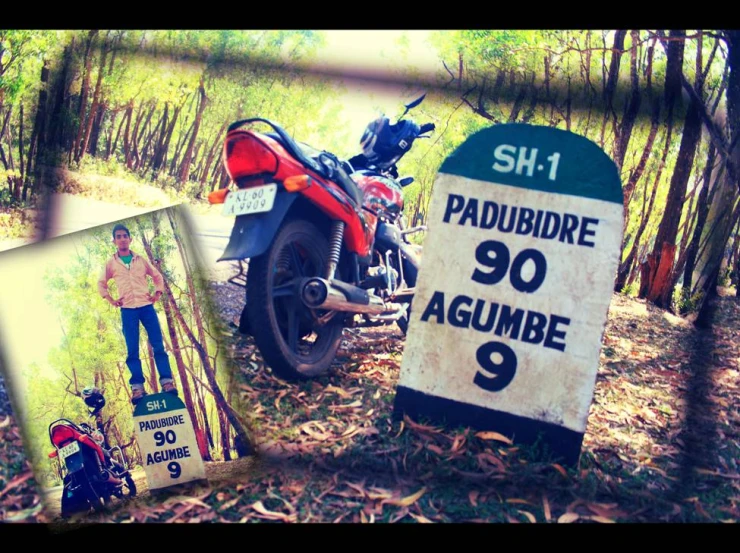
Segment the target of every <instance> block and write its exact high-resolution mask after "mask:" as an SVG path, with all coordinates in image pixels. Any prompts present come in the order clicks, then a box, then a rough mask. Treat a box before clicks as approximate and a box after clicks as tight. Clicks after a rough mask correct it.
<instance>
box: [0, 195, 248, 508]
mask: <svg viewBox="0 0 740 553" xmlns="http://www.w3.org/2000/svg"><path fill="white" fill-rule="evenodd" d="M190 234H191V233H190V230H189V227H188V221H187V220H186V218H185V213H184V208H181V207H174V208H168V209H165V210H161V211H156V212H152V213H148V214H145V215H140V216H138V217H136V218H132V219H127V220H123V221H119V222H116V223H111V224H107V225H103V226H100V227H96V228H94V229H89V230H87V231H82V232H77V233H74V234H70V235H67V236H64V237H59V238H54V239H51V240H48V241H46V242H43V243H37V244H34V245H31V246H28V247H25V248H21V249H18V250H16V251H14V252H7V253H6V254H4V256H3V265H4V267H5V269H4V271H3V273H2V277H0V279H1V280H2V286H1V288H2V290H0V325H1V326H0V328H2V335H1V336H0V337H1V338H2V348H3V350H2V351H3V361H4V362H3V368H4V371H5V375H4V376H5V383H6V387H7V389H8V393H9V395H10V396H11V399H12V401H13V412H14V413H15V416H16V419H17V421H18V423H19V425H20V427H21V433H22V434H23V438H24V443H25V449H26V454H27V457H28V459H29V461H30V463H31V465H32V468H33V472H34V477H35V480H36V483H37V486H38V490H39V493H40V494H41V495H42V499H43V502H44V506H45V510H44V515H43V518H44V521H46V522H50V523H59V522H67V521H73V522H82V521H86V522H89V521H95V522H102V521H111V522H145V521H151V522H165V521H168V520H170V519H171V518H173V517H175V518H177V517H178V513H179V515H182V514H183V513H181V512H179V511H178V510H177V506H178V503H177V502H175V503H173V500H172V497H173V494H175V495H174V497H175V498H176V499H177V498H179V499H180V500H183V501H184V500H185V499H188V498H189V497H190V496H191V495H192V497H193V499H191V501H195V502H199V504H202V505H203V506H205V507H208V505H207V504H206V503H204V502H203V501H202V499H203V498H204V497H206V496H207V495H209V494H210V493H212V492H213V489H212V488H213V486H216V487H218V486H224V485H226V486H233V483H234V482H239V481H241V480H246V479H249V478H251V477H252V475H253V472H254V469H255V461H256V458H255V454H254V449H253V446H252V437H251V434H250V431H249V429H248V426H247V423H246V422H245V414H246V409H245V407H244V405H243V404H242V403H241V400H240V394H239V393H238V392H237V384H236V382H235V379H234V375H233V373H232V370H231V366H230V364H229V362H228V361H227V360H226V359H225V357H224V355H223V349H222V348H221V347H220V345H219V343H218V342H217V338H216V337H217V336H219V335H222V334H223V330H222V329H219V328H217V327H216V326H215V325H216V324H217V323H215V322H213V320H212V317H211V313H210V307H209V305H210V304H209V302H208V297H207V294H206V290H205V288H204V285H203V282H204V279H203V277H202V274H201V269H200V265H199V263H198V252H196V251H194V250H193V248H192V246H191V244H190V243H189V242H188V240H187V237H188V236H190ZM160 492H161V493H160ZM186 504H188V505H190V506H191V507H192V506H193V505H194V503H192V504H191V503H186ZM180 506H181V505H180ZM209 512H210V513H212V516H211V518H213V517H215V512H214V511H213V510H212V509H203V513H204V515H203V517H202V518H203V519H205V520H207V519H208V513H209Z"/></svg>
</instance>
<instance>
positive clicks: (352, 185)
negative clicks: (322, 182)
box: [264, 132, 363, 209]
mask: <svg viewBox="0 0 740 553" xmlns="http://www.w3.org/2000/svg"><path fill="white" fill-rule="evenodd" d="M264 134H265V136H269V137H270V138H272V139H273V140H275V141H276V142H278V143H279V144H280V145H281V146H283V147H284V148H285V149H286V150H288V151H290V145H288V144H286V143H285V140H284V139H283V137H282V136H280V135H279V134H278V133H274V132H266V133H264ZM293 143H294V144H295V145H296V146H298V148H300V149H301V153H302V154H303V155H304V156H306V157H307V158H310V159H311V160H313V161H315V162H316V163H317V164H318V166H319V167H322V168H323V167H324V161H323V159H322V154H324V155H325V154H326V152H322V151H320V150H317V149H316V148H313V147H311V146H309V145H308V144H305V143H303V142H297V141H293ZM299 161H300V160H299ZM338 161H339V164H340V165H339V167H337V168H336V171H335V175H334V176H333V178H332V177H330V176H329V175H328V174H323V175H322V176H324V177H326V178H331V180H332V182H335V183H336V184H338V185H339V186H340V187H341V188H342V189H343V190H344V191H345V192H346V193H347V195H348V196H349V197H350V200H351V201H352V202H353V203H354V204H355V207H356V208H357V209H359V208H360V207H361V206H362V199H363V195H362V190H361V189H360V187H359V186H358V185H357V183H356V182H355V181H354V180H352V177H351V176H350V174H349V173H351V172H352V171H351V169H352V166H351V165H350V164H349V163H348V162H347V161H342V160H338ZM345 166H346V167H345Z"/></svg>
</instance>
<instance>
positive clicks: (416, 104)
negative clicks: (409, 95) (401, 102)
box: [406, 93, 427, 110]
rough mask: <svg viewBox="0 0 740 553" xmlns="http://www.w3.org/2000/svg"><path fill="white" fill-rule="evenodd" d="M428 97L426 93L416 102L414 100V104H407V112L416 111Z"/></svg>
mask: <svg viewBox="0 0 740 553" xmlns="http://www.w3.org/2000/svg"><path fill="white" fill-rule="evenodd" d="M426 96H427V95H426V93H424V94H422V95H421V96H419V97H418V98H417V99H416V100H414V101H413V102H411V103H409V104H406V109H407V110H410V109H414V108H415V107H416V106H418V105H419V104H421V103H422V102H423V101H424V98H426Z"/></svg>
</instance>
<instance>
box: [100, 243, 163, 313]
mask: <svg viewBox="0 0 740 553" xmlns="http://www.w3.org/2000/svg"><path fill="white" fill-rule="evenodd" d="M131 253H132V254H133V258H132V259H131V263H130V265H129V266H126V264H125V263H124V262H123V261H122V260H121V258H120V257H119V255H118V252H116V253H114V254H113V257H111V258H110V259H109V260H108V262H107V263H106V264H105V268H104V269H103V273H102V274H101V275H100V279H99V280H98V292H100V295H101V296H102V297H103V298H110V297H111V295H110V292H109V291H108V281H109V280H110V279H114V280H115V281H116V286H117V287H118V294H119V298H118V299H121V300H123V306H122V307H126V308H134V307H143V306H145V305H151V303H152V302H151V301H150V300H149V283H148V282H147V278H146V275H149V276H150V277H152V280H153V281H154V290H155V293H156V292H163V291H164V280H163V279H162V274H161V273H160V272H159V271H158V270H157V269H155V268H154V266H153V265H152V264H151V263H150V262H149V260H148V259H146V258H144V257H141V256H140V255H137V254H135V253H134V252H131Z"/></svg>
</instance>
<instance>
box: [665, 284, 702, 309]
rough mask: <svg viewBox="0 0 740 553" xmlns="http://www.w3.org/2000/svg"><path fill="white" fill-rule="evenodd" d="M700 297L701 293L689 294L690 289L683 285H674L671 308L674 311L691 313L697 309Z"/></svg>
mask: <svg viewBox="0 0 740 553" xmlns="http://www.w3.org/2000/svg"><path fill="white" fill-rule="evenodd" d="M701 299H702V294H701V293H696V294H693V295H692V294H691V290H690V289H688V288H685V287H683V286H676V288H675V290H674V291H673V298H672V308H673V311H674V313H681V314H683V315H685V314H687V313H693V312H695V311H696V310H697V308H698V306H699V305H700V302H701Z"/></svg>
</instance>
